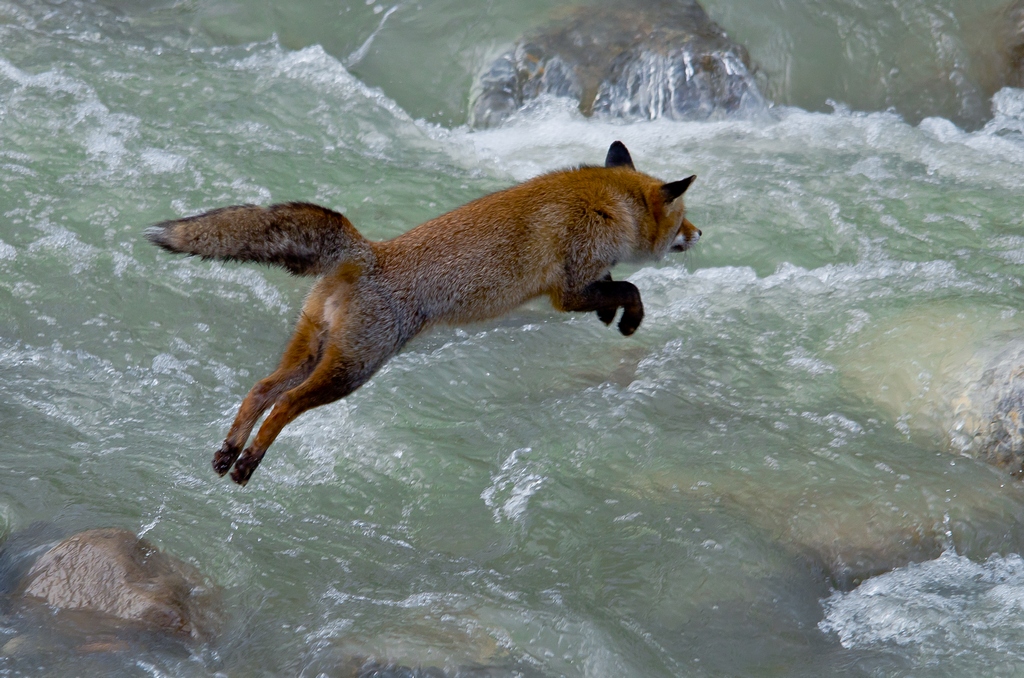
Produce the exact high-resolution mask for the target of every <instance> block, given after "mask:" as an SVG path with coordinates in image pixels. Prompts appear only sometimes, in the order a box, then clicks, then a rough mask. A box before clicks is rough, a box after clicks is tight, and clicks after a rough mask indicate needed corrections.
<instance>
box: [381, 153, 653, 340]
mask: <svg viewBox="0 0 1024 678" xmlns="http://www.w3.org/2000/svg"><path fill="white" fill-rule="evenodd" d="M615 174H625V173H621V172H618V173H617V172H616V171H615V170H610V169H605V168H580V169H574V170H565V171H561V172H554V173H551V174H546V175H543V176H540V177H537V178H535V179H532V180H530V181H527V182H525V183H522V184H519V185H517V186H513V187H512V188H509V189H506V190H504V191H499V192H497V193H492V194H490V195H487V196H484V197H482V198H479V199H477V200H475V201H473V202H471V203H468V204H466V205H464V206H462V207H459V208H458V209H456V210H453V211H451V212H448V213H447V214H443V215H441V216H439V217H437V218H435V219H432V220H430V221H428V222H426V223H424V224H421V225H420V226H418V227H416V228H414V229H413V230H411V231H409V232H408V233H405V234H403V235H400V236H398V237H397V238H395V239H393V240H389V241H386V242H380V243H374V250H375V251H376V253H377V259H378V266H379V267H380V273H381V275H382V276H383V277H384V278H385V279H386V280H388V281H390V282H391V283H392V284H394V285H395V287H396V293H398V294H400V295H403V296H406V297H407V298H408V299H409V300H410V301H411V302H413V303H415V304H416V305H417V307H418V308H419V309H420V310H421V312H423V313H424V314H425V315H426V316H428V317H429V318H430V320H431V321H434V322H466V321H472V320H480V319H484V318H490V317H494V316H497V315H500V314H502V313H505V312H507V311H509V310H511V309H513V308H515V307H516V306H519V305H520V304H522V303H523V302H525V301H527V300H529V299H532V298H534V297H537V296H540V295H543V294H546V293H549V292H550V290H551V288H552V287H554V286H557V285H559V284H560V283H561V281H562V278H563V277H564V269H565V262H566V257H567V255H568V254H569V252H570V251H573V250H578V249H579V248H581V247H582V248H588V247H593V248H595V249H599V248H600V245H601V244H602V243H607V242H609V241H614V240H622V241H623V243H622V244H623V245H625V246H627V247H628V246H629V245H630V244H631V243H630V242H627V241H629V240H630V237H629V236H630V234H629V228H628V226H629V222H630V221H631V219H630V216H631V215H630V214H629V212H630V211H629V210H628V209H626V207H625V203H626V200H625V196H626V195H627V194H628V192H629V190H630V187H629V186H628V181H627V182H623V181H622V180H621V178H617V177H615V176H614V175H615ZM632 174H636V173H635V172H634V173H632ZM624 178H625V179H627V180H628V179H629V177H624ZM616 179H619V180H616ZM619 184H621V185H619ZM602 214H603V215H604V216H603V217H602V216H601V215H602ZM598 223H600V224H601V225H603V226H604V227H605V228H603V229H601V230H604V231H606V232H591V231H594V230H595V228H596V226H595V225H596V224H598ZM609 224H610V227H609Z"/></svg>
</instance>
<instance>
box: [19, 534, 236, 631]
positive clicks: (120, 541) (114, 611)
mask: <svg viewBox="0 0 1024 678" xmlns="http://www.w3.org/2000/svg"><path fill="white" fill-rule="evenodd" d="M18 590H19V592H20V593H21V594H22V595H23V596H24V597H25V598H26V599H29V600H32V599H36V600H41V601H42V602H44V603H46V604H47V605H49V606H50V607H53V608H56V609H58V610H76V611H83V612H95V613H100V614H103V615H109V616H111V617H115V618H117V619H118V620H123V621H126V622H130V623H133V624H139V625H141V626H143V627H145V628H147V629H150V630H155V631H162V632H166V633H170V634H172V635H178V636H190V637H193V638H207V637H210V636H211V635H212V634H213V633H214V632H215V630H216V627H217V625H218V619H217V610H216V607H217V606H216V602H217V595H216V592H215V591H214V589H213V587H211V585H210V584H209V583H208V582H207V581H206V580H205V578H204V577H203V576H202V575H201V574H200V573H199V571H198V570H196V569H195V568H194V567H192V566H191V565H188V564H187V563H184V562H182V561H180V560H178V559H176V558H174V557H172V556H169V555H167V554H164V553H161V552H160V551H159V550H157V549H156V547H154V546H153V545H152V544H150V543H149V542H147V541H146V540H145V539H140V538H139V537H137V536H135V534H133V533H132V532H129V531H128V530H121V529H116V528H108V529H98V530H88V531H86V532H80V533H79V534H76V535H73V536H71V537H68V538H67V539H65V540H64V541H62V542H60V543H59V544H57V545H56V546H54V547H53V548H52V549H50V550H49V551H47V552H46V553H45V554H43V555H42V556H41V557H40V558H39V559H38V560H37V561H36V562H35V564H34V565H33V566H32V568H31V569H30V570H29V572H28V574H27V575H25V577H24V579H23V580H22V582H21V584H20V586H19V588H18Z"/></svg>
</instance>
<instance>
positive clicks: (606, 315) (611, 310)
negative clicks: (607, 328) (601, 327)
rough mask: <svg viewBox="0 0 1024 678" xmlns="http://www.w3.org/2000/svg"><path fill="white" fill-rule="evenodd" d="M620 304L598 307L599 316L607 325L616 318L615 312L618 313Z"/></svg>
mask: <svg viewBox="0 0 1024 678" xmlns="http://www.w3.org/2000/svg"><path fill="white" fill-rule="evenodd" d="M618 311H619V307H618V306H610V307H609V306H606V307H604V308H599V309H597V317H598V319H599V320H600V321H601V322H603V323H604V324H605V325H611V324H612V321H613V320H615V314H616V313H618Z"/></svg>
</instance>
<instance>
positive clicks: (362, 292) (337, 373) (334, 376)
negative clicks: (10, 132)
mask: <svg viewBox="0 0 1024 678" xmlns="http://www.w3.org/2000/svg"><path fill="white" fill-rule="evenodd" d="M356 299H358V301H356ZM331 306H333V304H332V305H331ZM329 322H330V330H329V334H328V335H327V336H326V337H325V338H324V341H323V351H322V355H321V356H320V360H319V361H318V362H317V363H316V366H315V367H314V368H313V370H312V372H310V374H309V376H308V377H307V378H306V379H305V380H304V381H302V382H301V383H300V384H298V385H296V386H294V387H293V388H291V389H289V390H287V391H285V392H284V393H282V394H281V395H280V396H279V397H278V399H277V401H276V402H275V403H274V409H273V410H271V412H270V414H269V415H267V418H266V419H265V420H264V421H263V424H262V425H261V426H260V430H259V433H257V434H256V440H255V441H254V442H253V443H252V444H251V445H250V446H249V448H248V449H246V450H245V452H243V453H242V456H241V457H239V458H238V460H237V461H236V462H235V468H234V470H233V471H232V472H231V478H232V480H234V481H235V482H236V483H238V484H239V485H245V484H246V483H247V482H248V481H249V477H250V476H251V475H252V472H253V471H255V470H256V467H257V466H259V464H260V461H262V459H263V455H264V454H266V452H267V448H268V447H270V445H271V443H273V442H274V440H275V439H276V438H277V436H278V434H279V433H281V429H283V428H284V427H285V426H286V425H287V424H288V423H290V422H291V421H293V420H294V419H295V418H296V417H298V416H299V415H300V414H302V413H303V412H305V411H306V410H309V409H312V408H314V407H319V406H320V405H326V404H327V403H331V402H334V401H335V400H338V399H340V398H344V397H345V396H347V395H348V394H349V393H352V392H353V391H355V390H356V389H357V388H359V387H360V386H362V385H363V384H365V383H366V381H367V380H369V378H370V377H372V376H373V375H374V373H376V372H377V370H379V369H380V368H381V367H382V366H383V365H384V363H386V362H387V361H388V360H390V359H391V357H392V356H393V355H395V354H396V353H398V351H399V349H401V348H402V346H403V345H404V344H405V342H406V341H408V340H409V339H410V338H411V337H412V336H414V335H415V334H416V333H417V332H418V331H419V329H420V327H421V324H420V323H419V322H413V323H409V322H408V320H407V319H406V317H405V316H403V315H400V314H399V313H398V311H397V309H396V307H395V305H394V302H393V300H392V299H391V296H390V294H388V293H386V292H383V291H381V290H380V289H378V288H377V287H376V286H375V285H374V284H373V283H370V282H366V283H364V284H362V285H360V286H359V288H358V290H355V291H353V293H352V302H351V303H339V304H338V305H337V306H334V310H333V313H332V315H331V318H330V321H329Z"/></svg>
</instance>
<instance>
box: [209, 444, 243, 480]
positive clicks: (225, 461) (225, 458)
mask: <svg viewBox="0 0 1024 678" xmlns="http://www.w3.org/2000/svg"><path fill="white" fill-rule="evenodd" d="M241 452H242V448H240V447H235V446H234V445H232V444H231V443H229V442H228V441H226V440H225V441H224V444H223V445H221V446H220V449H219V450H217V453H216V454H215V455H213V470H214V471H216V472H217V475H219V476H222V475H224V474H225V473H227V472H228V469H230V468H231V465H232V464H234V463H235V459H238V455H239V454H241Z"/></svg>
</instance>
